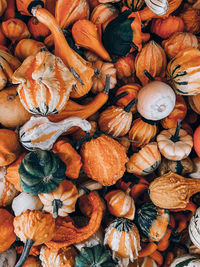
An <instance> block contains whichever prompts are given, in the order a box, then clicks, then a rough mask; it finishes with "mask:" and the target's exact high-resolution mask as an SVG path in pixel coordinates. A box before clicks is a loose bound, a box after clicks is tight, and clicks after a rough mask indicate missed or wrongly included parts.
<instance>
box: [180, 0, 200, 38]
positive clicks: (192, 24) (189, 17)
mask: <svg viewBox="0 0 200 267" xmlns="http://www.w3.org/2000/svg"><path fill="white" fill-rule="evenodd" d="M199 15H200V11H199V10H198V9H194V8H192V6H190V5H187V4H186V5H185V6H184V10H183V12H182V13H181V14H180V17H181V18H182V19H183V22H184V24H185V30H186V31H187V32H191V33H193V34H198V33H199V32H200V25H199V22H200V19H199Z"/></svg>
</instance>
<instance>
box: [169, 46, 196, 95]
mask: <svg viewBox="0 0 200 267" xmlns="http://www.w3.org/2000/svg"><path fill="white" fill-rule="evenodd" d="M167 75H168V77H169V78H170V83H171V86H172V87H173V89H174V90H175V91H176V93H177V94H179V95H197V94H199V93H200V51H199V50H198V49H197V48H187V49H184V50H182V51H181V52H179V53H178V54H177V55H176V56H175V57H174V58H173V59H172V60H171V61H170V62H169V63H168V66H167Z"/></svg>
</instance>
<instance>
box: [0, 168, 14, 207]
mask: <svg viewBox="0 0 200 267" xmlns="http://www.w3.org/2000/svg"><path fill="white" fill-rule="evenodd" d="M5 175H6V167H0V206H1V207H5V206H7V205H10V204H11V202H12V201H13V199H14V197H15V196H16V195H17V194H18V191H17V190H16V189H15V187H14V186H13V184H11V183H10V182H9V181H7V180H6V177H5Z"/></svg>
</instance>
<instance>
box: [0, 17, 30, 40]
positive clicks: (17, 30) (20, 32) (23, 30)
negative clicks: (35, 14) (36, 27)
mask: <svg viewBox="0 0 200 267" xmlns="http://www.w3.org/2000/svg"><path fill="white" fill-rule="evenodd" d="M1 26H2V31H3V34H4V35H5V36H6V37H7V38H8V39H10V40H11V41H12V43H15V42H16V41H20V40H21V39H24V38H30V37H31V34H30V32H29V30H28V28H27V26H26V24H25V23H24V22H23V21H22V20H20V19H15V18H12V19H8V20H6V21H3V22H2V24H1Z"/></svg>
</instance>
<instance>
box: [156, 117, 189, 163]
mask: <svg viewBox="0 0 200 267" xmlns="http://www.w3.org/2000/svg"><path fill="white" fill-rule="evenodd" d="M157 142H158V147H159V150H160V153H161V154H162V155H163V156H164V157H165V158H167V159H169V160H182V159H185V158H186V157H188V155H189V154H190V152H191V150H192V147H193V141H192V136H190V135H189V134H188V133H187V132H186V131H185V130H183V129H181V123H180V121H179V120H178V122H177V127H176V128H171V129H168V130H163V131H161V132H160V133H159V134H158V135H157Z"/></svg>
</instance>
